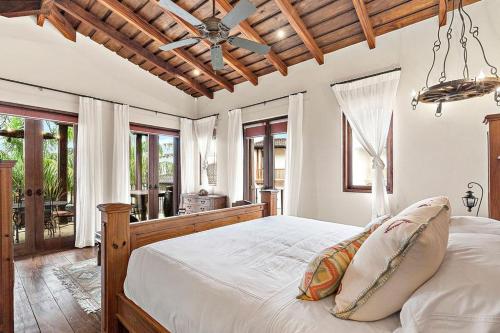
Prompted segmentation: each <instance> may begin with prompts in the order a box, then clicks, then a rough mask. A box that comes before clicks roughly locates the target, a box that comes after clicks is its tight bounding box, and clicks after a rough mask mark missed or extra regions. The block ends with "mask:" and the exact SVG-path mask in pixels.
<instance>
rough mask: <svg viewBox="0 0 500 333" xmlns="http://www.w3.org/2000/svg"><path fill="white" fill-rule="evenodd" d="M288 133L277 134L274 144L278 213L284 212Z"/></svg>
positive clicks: (274, 137)
mask: <svg viewBox="0 0 500 333" xmlns="http://www.w3.org/2000/svg"><path fill="white" fill-rule="evenodd" d="M286 138H287V135H286V134H275V135H274V136H273V145H274V188H275V189H277V190H279V191H280V192H279V193H278V215H281V214H283V193H284V191H283V190H284V188H285V171H286Z"/></svg>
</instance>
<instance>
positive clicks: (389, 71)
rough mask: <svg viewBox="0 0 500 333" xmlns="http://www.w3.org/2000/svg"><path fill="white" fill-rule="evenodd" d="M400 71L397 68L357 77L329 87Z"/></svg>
mask: <svg viewBox="0 0 500 333" xmlns="http://www.w3.org/2000/svg"><path fill="white" fill-rule="evenodd" d="M400 70H401V67H398V68H394V69H391V70H388V71H384V72H380V73H375V74H371V75H367V76H362V77H358V78H356V79H351V80H347V81H342V82H336V83H332V84H330V87H333V86H335V85H337V84H345V83H352V82H356V81H360V80H364V79H369V78H371V77H374V76H379V75H384V74H389V73H392V72H398V71H400Z"/></svg>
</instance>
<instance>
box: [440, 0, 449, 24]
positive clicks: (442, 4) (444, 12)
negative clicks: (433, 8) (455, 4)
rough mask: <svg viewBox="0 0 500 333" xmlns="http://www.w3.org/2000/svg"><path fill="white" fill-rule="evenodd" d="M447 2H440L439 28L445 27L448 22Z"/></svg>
mask: <svg viewBox="0 0 500 333" xmlns="http://www.w3.org/2000/svg"><path fill="white" fill-rule="evenodd" d="M446 7H447V4H446V0H439V15H438V17H439V26H440V27H443V26H445V25H446V21H447V19H448V11H447V8H446Z"/></svg>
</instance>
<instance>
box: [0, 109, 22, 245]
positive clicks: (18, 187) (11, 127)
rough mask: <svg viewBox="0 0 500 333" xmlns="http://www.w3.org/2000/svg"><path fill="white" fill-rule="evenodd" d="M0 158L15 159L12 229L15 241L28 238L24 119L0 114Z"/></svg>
mask: <svg viewBox="0 0 500 333" xmlns="http://www.w3.org/2000/svg"><path fill="white" fill-rule="evenodd" d="M0 159H2V160H14V161H16V165H15V166H14V169H13V170H12V172H13V183H12V190H13V191H12V192H13V193H12V195H13V200H12V202H13V214H12V230H13V237H14V243H15V244H20V243H24V242H25V239H26V224H25V209H24V119H23V118H20V117H12V116H6V115H0Z"/></svg>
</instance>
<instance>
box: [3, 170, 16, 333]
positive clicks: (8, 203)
mask: <svg viewBox="0 0 500 333" xmlns="http://www.w3.org/2000/svg"><path fill="white" fill-rule="evenodd" d="M15 164H16V162H15V161H0V250H1V262H0V332H1V333H13V332H14V246H13V243H12V168H13V167H14V165H15Z"/></svg>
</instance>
